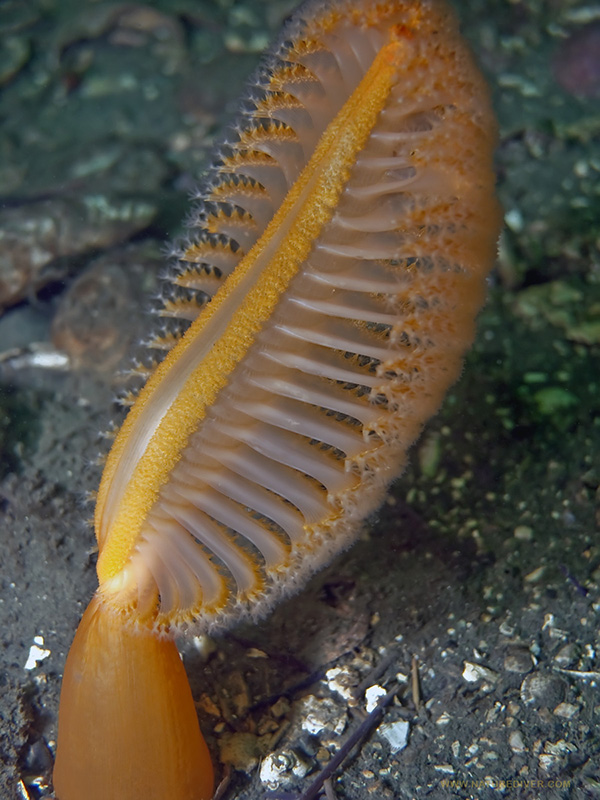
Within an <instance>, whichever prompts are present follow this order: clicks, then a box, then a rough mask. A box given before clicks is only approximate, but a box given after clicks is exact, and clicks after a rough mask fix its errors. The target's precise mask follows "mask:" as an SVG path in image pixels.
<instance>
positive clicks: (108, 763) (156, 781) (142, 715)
mask: <svg viewBox="0 0 600 800" xmlns="http://www.w3.org/2000/svg"><path fill="white" fill-rule="evenodd" d="M54 786H55V790H56V797H57V798H58V800H84V798H85V800H139V798H144V800H210V798H211V797H212V793H213V769H212V764H211V761H210V756H209V753H208V748H207V747H206V743H205V742H204V739H203V738H202V734H201V733H200V728H199V726H198V719H197V717H196V711H195V708H194V702H193V700H192V693H191V690H190V686H189V683H188V680H187V676H186V674H185V670H184V667H183V664H182V663H181V659H180V658H179V654H178V652H177V648H176V647H175V644H174V643H173V642H172V641H170V640H168V639H158V638H157V637H156V636H154V635H153V634H152V633H150V632H149V631H144V630H141V631H134V630H132V629H129V628H128V627H127V626H124V625H123V623H122V620H121V619H120V618H119V616H118V615H115V614H114V613H113V612H111V611H110V610H108V609H107V608H106V607H105V606H103V605H102V603H101V602H100V601H99V600H98V597H97V596H95V597H94V598H93V599H92V601H91V603H90V604H89V606H88V608H87V610H86V612H85V614H84V615H83V619H82V620H81V623H80V625H79V628H78V629H77V633H76V634H75V640H74V642H73V645H72V647H71V650H70V652H69V655H68V657H67V662H66V665H65V673H64V678H63V686H62V693H61V699H60V717H59V725H58V746H57V754H56V765H55V769H54Z"/></svg>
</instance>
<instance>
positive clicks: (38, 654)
mask: <svg viewBox="0 0 600 800" xmlns="http://www.w3.org/2000/svg"><path fill="white" fill-rule="evenodd" d="M43 644H44V637H43V636H34V637H33V644H32V645H31V647H30V648H29V656H28V657H27V661H26V662H25V666H24V669H35V668H36V667H37V665H38V663H39V662H40V661H43V660H44V659H45V658H48V656H49V655H50V654H51V653H52V651H51V650H45V649H44V647H43Z"/></svg>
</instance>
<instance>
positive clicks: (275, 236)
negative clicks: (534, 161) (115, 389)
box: [55, 0, 499, 800]
mask: <svg viewBox="0 0 600 800" xmlns="http://www.w3.org/2000/svg"><path fill="white" fill-rule="evenodd" d="M494 139H495V125H494V120H493V116H492V113H491V110H490V106H489V100H488V94H487V90H486V87H485V85H484V82H483V80H482V78H481V76H480V75H479V73H478V71H477V69H476V67H475V65H474V63H473V61H472V58H471V56H470V53H469V52H468V49H467V47H466V46H465V44H464V43H463V41H462V40H461V38H460V36H459V34H458V32H457V27H456V22H455V20H454V18H453V16H452V14H451V13H450V12H449V11H448V9H447V8H446V7H445V6H444V5H443V4H442V3H439V2H436V1H435V0H423V2H416V1H415V0H412V1H411V0H407V1H406V2H403V1H398V2H377V1H376V0H372V1H371V2H368V0H364V1H363V2H350V1H349V0H339V1H338V2H334V1H333V0H332V2H312V1H311V2H308V3H306V4H304V5H303V6H301V8H300V9H299V10H298V12H297V13H296V15H295V16H294V17H293V18H292V20H291V22H290V23H289V24H288V26H287V27H286V28H285V29H284V32H283V34H282V38H281V41H280V43H279V44H278V45H276V46H275V48H274V49H273V51H272V53H271V55H270V56H269V57H268V58H267V60H266V61H265V63H264V65H263V67H262V68H261V69H260V70H259V72H258V74H257V75H256V76H255V79H254V81H253V82H252V84H251V87H250V90H249V93H248V95H247V96H246V98H245V99H244V100H243V101H242V105H241V109H240V114H239V117H238V120H237V122H236V124H235V126H234V128H233V129H232V131H230V132H229V134H228V136H227V139H226V141H225V142H224V143H223V144H222V145H221V146H220V147H219V148H218V149H217V151H216V153H215V156H214V163H213V165H212V166H211V168H210V169H209V171H208V173H207V176H206V177H205V179H204V182H203V184H202V186H201V189H200V192H199V204H198V205H197V207H196V208H195V210H194V212H193V215H192V218H191V221H190V228H189V241H188V242H187V243H186V244H185V245H184V246H183V247H182V249H181V252H180V254H179V259H178V263H177V264H176V265H175V266H174V267H173V272H172V275H171V279H170V282H169V283H168V285H167V286H166V287H165V291H164V304H163V309H162V312H161V313H162V316H163V317H164V320H165V322H164V326H163V328H162V329H161V330H159V331H158V333H157V334H156V335H155V336H154V338H153V339H152V341H151V343H150V346H151V348H153V349H154V350H155V351H156V352H158V353H164V354H165V357H164V359H163V360H162V361H160V363H158V365H157V366H156V368H155V369H154V371H153V372H152V374H151V375H150V377H149V379H148V380H147V382H146V384H145V385H144V387H143V388H142V389H141V391H140V393H139V396H138V398H137V400H136V402H135V404H134V405H133V408H132V410H131V411H130V413H129V415H128V416H127V418H126V421H125V423H124V424H123V426H122V428H121V430H120V432H119V434H118V436H117V439H116V441H115V444H114V446H113V449H112V451H111V453H110V455H109V458H108V461H107V465H106V468H105V472H104V475H103V478H102V483H101V486H100V491H99V496H98V503H97V509H96V535H97V538H98V544H99V559H98V577H99V584H100V585H99V589H98V592H97V594H96V595H95V597H94V599H93V600H92V603H91V604H90V607H89V608H88V610H87V611H86V613H85V615H84V618H83V620H82V623H81V625H80V627H79V630H78V633H77V635H76V638H75V642H74V644H73V648H72V650H71V653H70V655H69V659H68V662H67V666H66V669H65V678H64V685H63V695H62V699H61V712H60V728H59V743H58V754H57V765H56V770H55V784H56V789H57V796H58V798H59V799H60V800H79V798H82V797H86V798H98V800H125V799H126V798H134V797H144V798H154V799H155V800H178V798H181V800H183V799H184V798H186V800H187V799H188V798H208V797H210V795H211V792H212V780H213V779H212V770H211V766H210V761H209V758H208V754H207V751H206V746H205V745H204V743H203V741H202V739H201V737H200V733H199V730H198V723H197V720H196V717H195V711H194V706H193V702H192V698H191V693H190V690H189V686H188V684H187V680H186V677H185V673H184V670H183V667H182V665H181V662H180V660H179V658H178V655H177V651H176V648H175V645H174V644H173V642H172V640H171V638H170V637H171V636H172V635H173V633H174V632H176V631H185V630H187V629H189V628H193V629H195V630H198V629H199V630H206V629H212V628H214V627H218V626H222V625H227V624H230V623H231V622H232V621H235V620H236V619H237V618H238V617H239V616H241V615H243V614H248V613H250V614H254V615H261V614H263V612H264V611H266V610H267V609H268V607H269V605H271V604H272V603H273V601H274V600H275V599H276V598H277V597H279V596H280V595H281V594H282V593H285V592H289V591H290V590H291V589H293V588H295V587H296V586H297V585H298V584H299V582H301V581H302V579H303V578H304V577H305V576H306V575H307V574H309V573H310V572H312V571H314V570H315V569H317V568H318V567H319V566H321V565H322V564H324V563H326V562H327V561H328V560H329V559H330V558H331V557H332V555H333V554H334V553H336V552H338V551H339V550H340V549H342V548H343V547H346V546H347V545H348V544H349V543H350V542H351V541H352V540H353V539H354V538H355V537H356V535H357V533H358V531H359V529H360V524H361V522H362V520H363V519H364V517H365V516H366V515H367V514H368V513H369V512H370V511H372V510H373V509H374V508H376V507H377V505H378V504H379V503H380V502H381V500H382V498H383V496H384V493H385V490H386V488H387V486H388V485H389V483H390V481H391V480H392V479H393V478H394V477H396V476H397V475H398V474H399V473H400V471H401V470H402V467H403V464H404V462H405V459H406V453H407V449H408V448H409V446H410V445H411V444H412V442H413V441H414V440H415V438H416V437H417V436H418V434H419V432H420V430H421V427H422V425H423V424H424V422H425V421H426V420H427V419H428V417H430V416H431V414H433V413H434V412H435V411H436V410H437V408H438V406H439V404H440V402H441V400H442V398H443V395H444V393H445V391H446V389H447V388H448V386H449V385H450V384H451V383H452V382H453V381H454V380H455V379H456V377H457V376H458V374H459V371H460V368H461V360H462V357H463V355H464V352H465V350H466V348H467V347H468V346H469V344H470V342H471V340H472V338H473V333H474V319H475V315H476V313H477V311H478V309H479V307H480V305H481V303H482V301H483V298H484V289H485V278H486V274H487V272H488V270H489V269H490V267H491V264H492V262H493V258H494V253H495V242H496V237H497V233H498V226H499V212H498V208H497V205H496V202H495V199H494V191H493V186H494V176H493V171H492V150H493V146H494Z"/></svg>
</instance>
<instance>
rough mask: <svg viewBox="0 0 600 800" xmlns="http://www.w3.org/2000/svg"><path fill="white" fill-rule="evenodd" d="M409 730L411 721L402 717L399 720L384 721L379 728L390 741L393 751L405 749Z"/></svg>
mask: <svg viewBox="0 0 600 800" xmlns="http://www.w3.org/2000/svg"><path fill="white" fill-rule="evenodd" d="M409 730H410V725H409V723H408V722H406V721H405V720H403V719H400V720H398V721H397V722H386V723H384V724H383V725H381V727H380V728H379V733H380V734H381V735H382V736H383V738H384V739H385V740H386V741H387V742H388V744H389V746H390V751H391V752H392V753H398V752H399V751H400V750H404V748H405V747H406V745H407V744H408V732H409Z"/></svg>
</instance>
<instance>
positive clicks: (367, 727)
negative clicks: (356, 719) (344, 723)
mask: <svg viewBox="0 0 600 800" xmlns="http://www.w3.org/2000/svg"><path fill="white" fill-rule="evenodd" d="M397 691H398V686H397V684H395V685H394V687H393V688H392V689H390V690H389V692H388V693H387V694H386V695H384V696H383V697H380V698H379V702H378V703H377V705H376V706H375V708H374V709H373V711H371V713H370V714H368V715H367V716H366V717H365V720H364V722H361V723H360V725H359V726H358V728H357V729H356V730H355V731H354V733H351V734H350V736H348V738H347V739H346V741H345V742H344V743H343V744H342V746H341V747H340V749H339V750H338V751H337V753H336V754H335V755H334V756H333V758H332V759H331V761H330V762H329V763H328V764H326V766H325V767H323V769H322V770H321V772H320V773H319V774H318V775H317V777H316V778H315V779H314V781H313V782H312V783H311V784H310V786H309V787H308V789H306V791H305V792H303V793H302V794H301V795H300V797H299V799H298V800H315V798H316V797H317V796H318V794H319V792H320V791H321V789H322V788H323V785H324V783H325V781H327V780H329V778H330V777H331V776H332V775H333V773H334V772H335V771H336V769H337V768H338V767H339V766H340V764H342V762H344V761H345V760H346V758H347V757H348V755H349V754H350V753H351V751H352V750H353V748H354V747H355V745H357V744H358V743H359V742H361V741H362V740H363V739H366V738H367V736H368V735H369V734H370V733H371V731H372V730H373V729H374V728H375V727H377V725H378V723H379V720H380V719H381V717H382V716H383V712H384V711H385V709H386V708H387V706H388V705H389V704H390V703H391V702H392V700H393V699H394V697H395V695H396V693H397Z"/></svg>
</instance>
